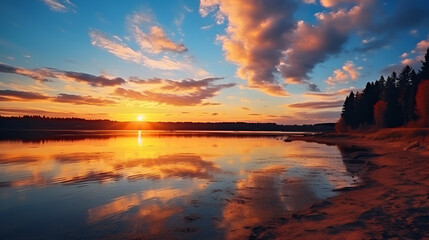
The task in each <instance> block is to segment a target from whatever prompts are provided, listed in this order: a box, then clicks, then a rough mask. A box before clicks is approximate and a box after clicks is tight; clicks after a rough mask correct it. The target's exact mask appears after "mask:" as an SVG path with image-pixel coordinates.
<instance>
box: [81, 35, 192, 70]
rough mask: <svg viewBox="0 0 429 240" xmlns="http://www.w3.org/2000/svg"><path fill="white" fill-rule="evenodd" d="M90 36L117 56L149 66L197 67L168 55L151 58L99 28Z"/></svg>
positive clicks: (99, 45)
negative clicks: (105, 33)
mask: <svg viewBox="0 0 429 240" xmlns="http://www.w3.org/2000/svg"><path fill="white" fill-rule="evenodd" d="M89 36H90V38H91V44H92V45H94V46H97V47H99V48H102V49H104V50H107V51H108V52H110V53H111V54H113V55H115V56H116V57H118V58H121V59H123V60H126V61H130V62H135V63H138V64H141V65H144V66H147V67H149V68H156V69H163V70H183V69H185V70H195V68H194V67H192V66H190V65H189V64H187V63H183V62H180V61H175V60H173V59H171V58H169V57H168V56H163V57H161V58H160V59H153V58H149V57H147V56H145V55H144V54H143V53H142V52H140V51H135V50H133V49H132V48H130V47H129V46H128V45H126V44H124V43H123V42H120V41H118V40H116V39H109V38H108V37H106V35H104V34H103V33H102V32H100V31H98V30H91V31H90V32H89Z"/></svg>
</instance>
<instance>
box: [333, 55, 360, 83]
mask: <svg viewBox="0 0 429 240" xmlns="http://www.w3.org/2000/svg"><path fill="white" fill-rule="evenodd" d="M361 69H362V67H356V66H355V65H354V63H353V62H352V61H347V62H346V63H345V64H344V66H343V67H342V69H336V70H334V73H333V76H331V77H329V78H328V79H327V80H326V83H327V84H329V85H335V84H338V83H347V82H348V81H349V80H357V79H358V78H359V76H360V73H359V70H361Z"/></svg>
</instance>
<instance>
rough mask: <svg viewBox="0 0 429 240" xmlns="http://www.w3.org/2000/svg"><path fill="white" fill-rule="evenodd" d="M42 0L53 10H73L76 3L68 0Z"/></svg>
mask: <svg viewBox="0 0 429 240" xmlns="http://www.w3.org/2000/svg"><path fill="white" fill-rule="evenodd" d="M43 2H44V3H45V4H46V5H48V7H49V9H51V10H52V11H54V12H67V11H69V10H72V11H75V10H74V8H76V5H74V4H73V3H72V2H70V1H69V0H63V1H59V0H43ZM60 2H61V3H60Z"/></svg>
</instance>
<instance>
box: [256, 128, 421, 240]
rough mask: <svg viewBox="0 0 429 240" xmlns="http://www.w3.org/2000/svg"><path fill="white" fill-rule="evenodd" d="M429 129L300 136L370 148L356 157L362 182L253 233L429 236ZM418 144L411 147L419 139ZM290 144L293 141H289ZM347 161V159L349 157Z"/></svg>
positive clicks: (262, 236) (292, 236) (263, 236)
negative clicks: (428, 145) (361, 169)
mask: <svg viewBox="0 0 429 240" xmlns="http://www.w3.org/2000/svg"><path fill="white" fill-rule="evenodd" d="M426 136H428V130H427V129H394V130H383V131H378V132H372V133H354V134H348V135H347V134H331V135H329V134H322V135H304V136H294V137H291V138H289V139H288V141H310V142H318V143H325V144H336V145H339V146H341V145H343V146H355V147H357V149H359V147H363V148H367V149H369V150H370V152H361V151H359V150H357V151H356V152H355V153H351V155H350V157H351V158H350V161H356V162H359V161H363V162H364V163H363V169H364V172H363V173H362V179H363V182H362V184H361V185H360V186H358V187H356V188H346V189H338V191H341V192H342V194H340V195H338V196H335V197H333V198H330V199H328V200H325V201H323V202H320V203H316V204H314V205H313V206H312V207H310V209H307V210H304V211H301V212H294V213H287V214H285V215H284V216H283V217H280V218H277V219H273V220H272V221H271V222H270V223H268V224H267V225H266V226H261V227H258V228H255V229H254V231H253V235H252V236H251V238H253V239H272V238H276V239H427V238H428V237H429V231H428V229H429V201H428V199H429V192H428V189H429V150H428V148H427V144H428V140H429V139H428V137H426ZM416 141H417V142H418V143H419V146H418V147H414V148H412V149H407V150H405V149H404V148H407V146H410V144H411V145H412V144H413V143H415V142H416ZM286 144H287V143H286ZM345 161H346V160H345Z"/></svg>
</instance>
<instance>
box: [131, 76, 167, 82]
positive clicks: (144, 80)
mask: <svg viewBox="0 0 429 240" xmlns="http://www.w3.org/2000/svg"><path fill="white" fill-rule="evenodd" d="M128 80H129V81H130V82H133V83H137V84H160V83H162V81H163V79H161V78H156V77H155V78H147V79H141V78H138V77H130V78H129V79H128Z"/></svg>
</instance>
